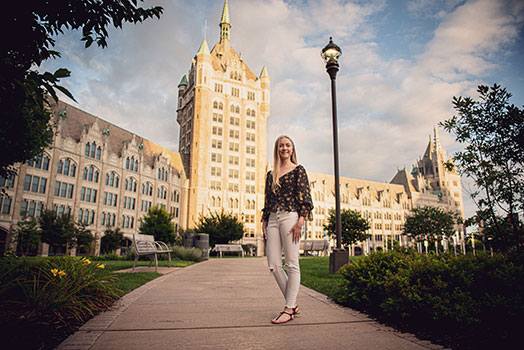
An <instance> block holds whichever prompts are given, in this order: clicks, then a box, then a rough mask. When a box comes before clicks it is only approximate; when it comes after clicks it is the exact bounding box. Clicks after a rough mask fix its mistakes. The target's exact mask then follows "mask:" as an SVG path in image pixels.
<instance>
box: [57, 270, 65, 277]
mask: <svg viewBox="0 0 524 350" xmlns="http://www.w3.org/2000/svg"><path fill="white" fill-rule="evenodd" d="M65 275H66V273H65V272H64V271H62V270H60V271H58V276H60V278H62V277H63V276H65Z"/></svg>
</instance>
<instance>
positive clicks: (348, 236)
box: [324, 209, 370, 245]
mask: <svg viewBox="0 0 524 350" xmlns="http://www.w3.org/2000/svg"><path fill="white" fill-rule="evenodd" d="M340 219H341V221H342V227H341V228H340V230H341V236H342V244H343V245H350V244H355V243H357V242H362V241H365V240H366V239H368V238H369V237H370V235H369V234H368V233H366V231H367V230H369V228H370V226H369V222H368V221H367V220H366V219H364V218H363V217H362V216H361V215H360V213H359V212H358V211H356V210H352V209H343V210H342V211H341V212H340ZM324 229H325V230H326V231H327V232H328V234H329V235H331V236H332V237H334V238H335V237H336V234H337V233H336V214H335V211H334V210H333V209H330V210H329V218H328V223H327V224H326V225H324Z"/></svg>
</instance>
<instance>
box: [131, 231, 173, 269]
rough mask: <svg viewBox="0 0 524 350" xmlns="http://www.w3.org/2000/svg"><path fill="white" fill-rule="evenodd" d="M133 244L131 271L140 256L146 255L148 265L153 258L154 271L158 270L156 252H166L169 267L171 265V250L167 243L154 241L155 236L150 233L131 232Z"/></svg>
mask: <svg viewBox="0 0 524 350" xmlns="http://www.w3.org/2000/svg"><path fill="white" fill-rule="evenodd" d="M133 246H134V248H135V261H134V263H133V271H135V267H136V262H137V261H138V258H140V257H141V256H147V257H149V259H151V261H150V262H149V267H151V264H152V263H153V259H154V260H155V271H156V272H158V258H157V255H158V254H167V259H168V260H169V267H171V252H172V251H173V250H172V249H170V248H169V247H168V246H167V244H165V243H164V242H161V241H155V237H153V236H151V235H141V234H138V233H135V234H133Z"/></svg>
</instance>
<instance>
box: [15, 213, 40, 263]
mask: <svg viewBox="0 0 524 350" xmlns="http://www.w3.org/2000/svg"><path fill="white" fill-rule="evenodd" d="M17 226H18V228H17V229H16V238H15V239H16V241H17V251H19V252H20V253H21V254H22V256H26V255H36V250H37V248H38V244H39V243H40V240H41V235H42V231H41V230H40V228H39V227H38V221H37V220H36V219H35V218H33V217H26V218H23V219H22V220H20V221H18V223H17Z"/></svg>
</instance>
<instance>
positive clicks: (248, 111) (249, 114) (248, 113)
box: [246, 108, 251, 117]
mask: <svg viewBox="0 0 524 350" xmlns="http://www.w3.org/2000/svg"><path fill="white" fill-rule="evenodd" d="M246 115H247V116H248V117H250V116H251V110H250V109H249V108H248V109H247V112H246Z"/></svg>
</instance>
